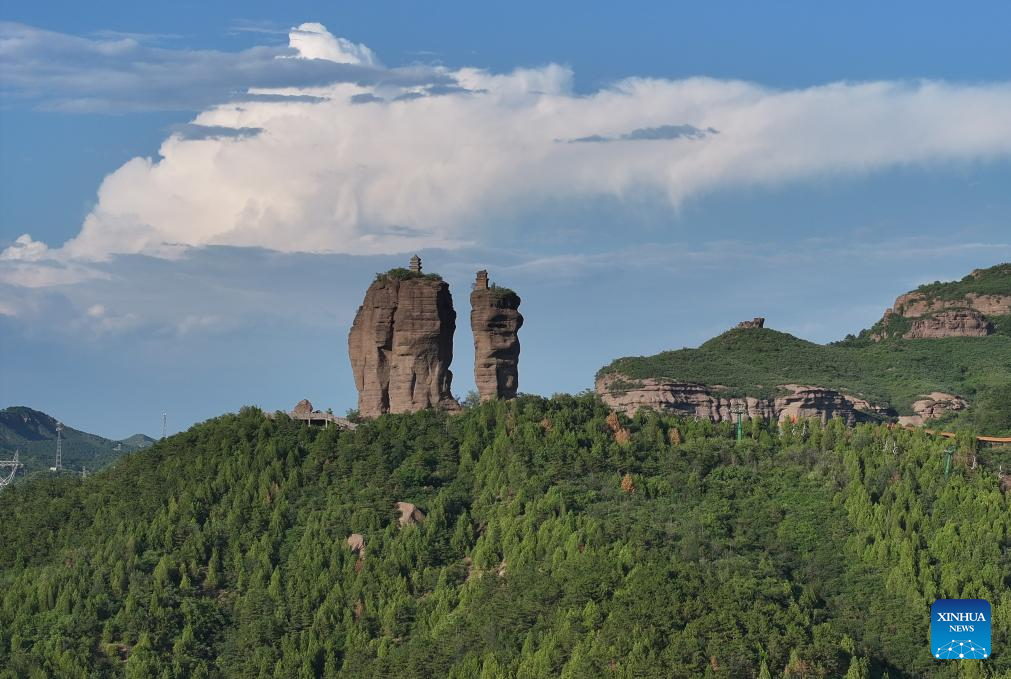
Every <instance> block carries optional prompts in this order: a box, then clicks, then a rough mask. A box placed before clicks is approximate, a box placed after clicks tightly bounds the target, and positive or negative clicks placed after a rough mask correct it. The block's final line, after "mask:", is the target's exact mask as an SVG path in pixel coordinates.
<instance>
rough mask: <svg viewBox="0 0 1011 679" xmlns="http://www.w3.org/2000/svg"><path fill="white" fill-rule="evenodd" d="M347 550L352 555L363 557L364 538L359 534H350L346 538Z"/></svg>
mask: <svg viewBox="0 0 1011 679" xmlns="http://www.w3.org/2000/svg"><path fill="white" fill-rule="evenodd" d="M348 549H350V550H351V552H352V553H353V554H357V555H359V556H365V537H364V536H363V535H362V534H361V533H352V534H351V535H349V536H348Z"/></svg>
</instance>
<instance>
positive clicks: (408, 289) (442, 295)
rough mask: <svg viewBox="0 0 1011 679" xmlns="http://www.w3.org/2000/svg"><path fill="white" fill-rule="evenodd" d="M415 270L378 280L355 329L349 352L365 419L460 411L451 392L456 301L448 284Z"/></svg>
mask: <svg viewBox="0 0 1011 679" xmlns="http://www.w3.org/2000/svg"><path fill="white" fill-rule="evenodd" d="M414 264H415V263H414V262H413V261H412V269H413V265H414ZM416 266H417V270H412V271H408V270H406V269H395V270H393V271H392V272H389V273H387V274H383V275H380V276H377V277H376V280H375V282H373V283H372V285H370V286H369V289H368V291H367V292H366V293H365V300H364V302H362V305H361V306H360V307H359V308H358V313H357V314H356V315H355V320H354V324H353V325H352V326H351V332H350V334H349V335H348V353H349V354H350V357H351V369H352V372H353V373H354V376H355V386H356V387H357V388H358V411H359V413H360V414H361V415H362V416H363V417H376V416H378V415H382V414H383V413H408V412H415V411H418V410H422V409H424V408H430V407H436V408H442V409H446V410H459V408H460V405H459V404H458V403H457V402H456V400H455V399H454V398H453V395H452V393H451V392H450V387H451V386H452V381H453V373H452V372H451V371H450V369H449V366H450V363H452V361H453V333H454V332H455V331H456V312H455V311H454V310H453V297H452V295H450V293H449V285H448V284H447V283H446V282H445V281H443V280H442V279H441V278H439V277H437V276H425V275H422V274H421V271H420V269H421V264H420V261H418V262H417V264H416Z"/></svg>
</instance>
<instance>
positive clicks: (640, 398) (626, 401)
mask: <svg viewBox="0 0 1011 679" xmlns="http://www.w3.org/2000/svg"><path fill="white" fill-rule="evenodd" d="M595 386H596V391H597V393H598V394H599V395H600V397H601V399H602V400H603V401H604V403H605V404H606V405H607V406H608V407H610V408H613V409H614V410H620V411H622V412H624V413H625V414H626V415H629V416H631V415H634V414H635V412H636V411H637V410H639V408H649V409H652V410H662V411H672V412H675V413H678V414H681V415H687V416H689V417H700V418H705V419H708V420H712V421H713V422H722V421H724V420H734V419H735V418H736V415H735V414H734V411H735V410H738V409H742V410H744V411H745V418H746V419H756V418H757V419H765V420H771V419H775V420H779V421H783V420H791V419H794V418H796V419H801V418H806V417H816V418H818V419H820V420H822V421H823V422H826V421H828V420H830V419H832V418H833V417H841V418H842V419H844V420H845V421H846V422H847V423H848V424H854V423H856V422H864V421H868V420H872V419H875V417H874V416H875V415H878V414H884V409H882V408H878V407H876V406H874V405H872V404H871V403H868V402H867V401H865V400H863V399H859V398H856V397H853V396H849V395H847V394H843V393H840V392H838V391H833V390H831V389H824V388H822V387H811V386H803V385H799V384H785V385H782V388H783V389H785V390H786V391H787V392H788V393H787V394H784V395H782V396H778V397H776V398H774V399H765V398H754V397H751V396H747V397H726V396H721V395H720V394H719V390H718V388H716V387H708V386H705V385H701V384H691V383H685V382H675V381H672V380H657V379H641V380H637V379H631V378H629V377H626V376H624V375H621V374H620V373H608V374H605V375H601V376H600V377H599V378H598V379H597V383H596V385H595Z"/></svg>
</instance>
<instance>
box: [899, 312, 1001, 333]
mask: <svg viewBox="0 0 1011 679" xmlns="http://www.w3.org/2000/svg"><path fill="white" fill-rule="evenodd" d="M991 333H993V324H992V323H990V322H989V321H988V320H986V317H985V316H983V314H981V313H979V312H978V311H974V310H972V309H958V310H956V309H952V310H949V311H941V312H938V313H936V314H933V315H931V316H926V317H923V318H917V319H915V320H914V321H913V324H912V327H910V328H909V330H908V331H906V332H905V333H903V335H902V337H903V338H904V339H938V338H941V337H986V336H987V335H989V334H991Z"/></svg>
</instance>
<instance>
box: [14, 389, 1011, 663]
mask: <svg viewBox="0 0 1011 679" xmlns="http://www.w3.org/2000/svg"><path fill="white" fill-rule="evenodd" d="M948 445H950V442H946V441H938V440H934V439H932V438H930V437H929V436H928V435H926V434H925V433H923V432H922V431H907V430H898V429H889V428H887V427H885V426H870V425H863V426H860V427H857V428H856V429H847V428H846V427H844V426H843V425H842V423H841V422H839V421H831V422H829V423H828V424H827V425H826V426H824V427H822V426H821V425H820V424H818V423H816V422H813V421H801V422H797V423H787V424H784V425H783V428H782V429H780V428H779V426H778V425H776V424H763V423H760V422H759V421H757V420H756V421H753V422H751V423H749V424H748V426H747V427H746V431H745V440H744V441H742V442H739V443H738V442H736V441H735V440H734V437H733V432H732V428H731V427H730V426H729V425H719V426H717V425H713V424H711V423H709V422H706V421H699V422H696V421H691V420H687V421H681V420H675V419H673V418H669V417H667V416H664V415H660V414H657V413H647V412H645V411H643V412H640V414H639V415H637V416H636V418H635V419H632V420H629V419H625V418H623V417H618V416H616V415H609V412H608V410H607V409H606V408H604V407H603V406H602V405H601V403H600V402H599V400H597V399H596V398H595V397H593V396H590V395H585V396H579V397H568V396H558V397H554V398H552V399H550V400H545V399H540V398H534V397H522V398H520V399H517V400H515V401H510V402H491V403H487V404H484V405H481V406H477V407H471V408H468V409H466V410H465V411H464V412H463V413H462V414H460V415H456V416H447V415H443V414H439V413H435V412H431V411H426V412H420V413H417V414H414V415H397V416H383V417H380V418H378V419H377V420H375V421H373V422H369V423H366V424H363V425H361V426H359V427H358V428H357V429H356V430H354V431H338V430H335V429H334V428H329V429H320V428H309V427H307V426H306V425H304V424H302V423H296V422H294V421H292V420H290V419H288V418H287V417H286V416H284V415H282V414H278V415H277V417H276V418H273V419H271V418H267V417H265V416H264V414H263V413H262V412H260V411H259V410H256V409H253V408H249V409H245V410H243V411H242V412H240V413H239V414H237V415H226V416H223V417H220V418H217V419H215V420H211V421H208V422H206V423H203V424H200V425H198V426H195V427H193V428H192V429H191V430H189V431H188V432H185V433H182V434H178V435H176V436H173V437H170V438H168V439H166V440H165V441H162V442H159V443H157V444H155V445H154V446H153V447H152V448H150V449H148V450H146V451H144V452H141V453H137V454H133V455H130V456H127V457H126V458H124V459H122V460H121V461H119V462H118V463H117V464H115V465H114V466H113V467H111V468H110V469H108V470H106V471H105V472H102V473H100V474H97V475H95V476H93V477H90V478H88V479H84V480H82V479H79V478H52V479H35V480H31V481H30V482H28V483H25V484H23V485H21V486H19V487H15V488H11V489H8V490H7V491H5V492H4V493H2V494H0V511H2V513H3V516H4V528H3V530H2V531H0V597H2V606H0V677H4V678H18V679H21V678H23V677H94V676H125V677H130V678H140V677H155V678H161V677H166V678H172V677H264V678H267V677H270V678H273V677H299V678H300V677H305V678H308V677H338V676H340V677H363V678H364V677H391V676H395V677H418V678H426V679H427V678H429V677H453V678H456V679H465V678H466V679H471V678H474V677H478V678H481V679H498V678H506V677H508V678H516V679H520V678H523V679H533V678H547V677H559V676H560V677H570V678H579V679H583V678H592V677H608V678H611V677H627V678H632V677H671V676H674V677H699V676H707V677H735V678H736V677H763V678H764V677H774V676H775V677H780V676H782V677H837V676H845V677H853V678H859V677H871V676H873V677H879V676H885V675H886V674H887V676H889V677H891V678H892V679H897V678H899V677H907V676H908V677H912V676H926V675H928V674H929V675H930V676H938V677H982V676H1008V673H1011V654H1008V653H1007V651H1006V650H1005V649H1006V648H1007V643H1008V635H1009V631H1011V591H1009V587H1008V585H1009V583H1011V557H1009V552H1008V548H1009V546H1011V533H1009V528H1011V511H1009V509H1011V507H1009V496H1008V495H1007V494H1005V493H1006V490H1007V489H1006V488H1005V491H1004V492H1002V490H1001V485H1002V481H1001V480H1000V479H999V478H998V475H997V474H996V471H997V470H998V468H999V466H1000V465H1003V468H1004V469H1009V470H1011V455H1009V454H1008V452H1007V450H1006V449H1004V450H1002V449H999V448H993V449H981V450H979V451H975V450H974V449H973V447H972V444H969V443H967V442H966V441H962V442H960V443H959V444H958V445H957V449H956V450H955V455H954V463H953V467H952V472H951V475H950V477H949V478H946V477H945V473H944V463H945V455H944V450H945V447H946V446H948ZM974 454H975V458H974V457H973V456H974ZM974 459H975V465H974V464H973V461H974ZM1005 481H1006V479H1005ZM1006 485H1011V484H1006ZM400 501H403V502H411V503H414V504H415V505H417V506H418V508H419V509H420V510H421V511H422V512H423V513H424V514H425V518H424V519H423V520H422V521H420V522H419V523H417V524H415V525H406V526H403V527H401V526H400V524H399V522H398V514H397V511H396V510H395V507H394V503H396V502H400ZM419 518H420V517H419ZM352 533H359V534H361V535H362V536H363V538H364V542H365V549H364V554H363V555H362V556H359V555H356V554H354V553H352V551H351V550H350V549H349V547H348V544H347V542H346V541H347V538H348V536H349V535H350V534H352ZM944 597H982V598H986V599H988V600H990V601H991V602H992V603H993V606H994V609H993V610H994V615H993V629H994V640H993V646H994V654H993V656H992V657H991V658H990V659H988V660H986V661H961V662H958V661H936V660H933V659H932V657H931V655H930V651H929V648H928V645H927V639H928V627H929V608H930V604H931V603H932V602H933V601H934V599H936V598H944Z"/></svg>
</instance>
